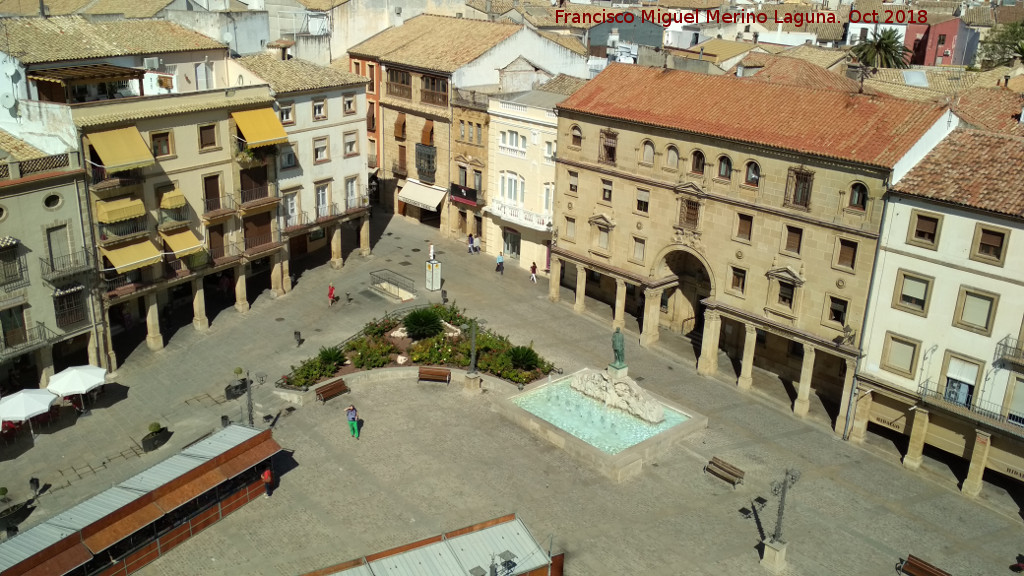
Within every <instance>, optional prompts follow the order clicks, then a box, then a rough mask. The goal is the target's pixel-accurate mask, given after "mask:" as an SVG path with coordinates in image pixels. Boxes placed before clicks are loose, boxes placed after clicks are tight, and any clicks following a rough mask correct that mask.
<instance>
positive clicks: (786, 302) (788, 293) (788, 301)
mask: <svg viewBox="0 0 1024 576" xmlns="http://www.w3.org/2000/svg"><path fill="white" fill-rule="evenodd" d="M795 293H796V286H794V285H793V284H792V283H791V282H782V281H781V280H780V281H779V304H780V305H782V306H785V307H786V308H789V309H792V308H793V296H794V295H795Z"/></svg>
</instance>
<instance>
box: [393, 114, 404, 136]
mask: <svg viewBox="0 0 1024 576" xmlns="http://www.w3.org/2000/svg"><path fill="white" fill-rule="evenodd" d="M395 138H397V139H399V140H403V139H404V138H405V113H404V112H400V113H399V114H398V118H395Z"/></svg>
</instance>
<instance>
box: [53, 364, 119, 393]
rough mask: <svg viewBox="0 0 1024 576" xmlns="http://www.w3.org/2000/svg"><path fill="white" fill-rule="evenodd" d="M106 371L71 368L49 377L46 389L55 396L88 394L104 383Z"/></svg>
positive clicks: (78, 367)
mask: <svg viewBox="0 0 1024 576" xmlns="http://www.w3.org/2000/svg"><path fill="white" fill-rule="evenodd" d="M106 376H107V371H106V369H104V368H100V367H98V366H72V367H70V368H65V369H63V370H61V371H60V372H58V373H56V374H54V375H53V376H51V377H50V383H49V384H48V385H47V386H46V389H47V390H49V391H50V392H53V393H54V394H56V395H57V396H72V395H75V394H77V395H82V394H88V393H89V391H90V390H92V389H94V388H97V387H99V386H102V385H103V384H104V382H106Z"/></svg>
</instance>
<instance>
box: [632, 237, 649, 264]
mask: <svg viewBox="0 0 1024 576" xmlns="http://www.w3.org/2000/svg"><path fill="white" fill-rule="evenodd" d="M646 248H647V242H646V241H645V240H642V239H640V238H633V260H634V261H635V262H639V263H641V264H643V262H644V250H646Z"/></svg>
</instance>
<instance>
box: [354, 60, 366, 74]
mask: <svg viewBox="0 0 1024 576" xmlns="http://www.w3.org/2000/svg"><path fill="white" fill-rule="evenodd" d="M352 72H354V73H355V74H356V75H358V76H362V75H363V69H362V63H361V62H353V63H352Z"/></svg>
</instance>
